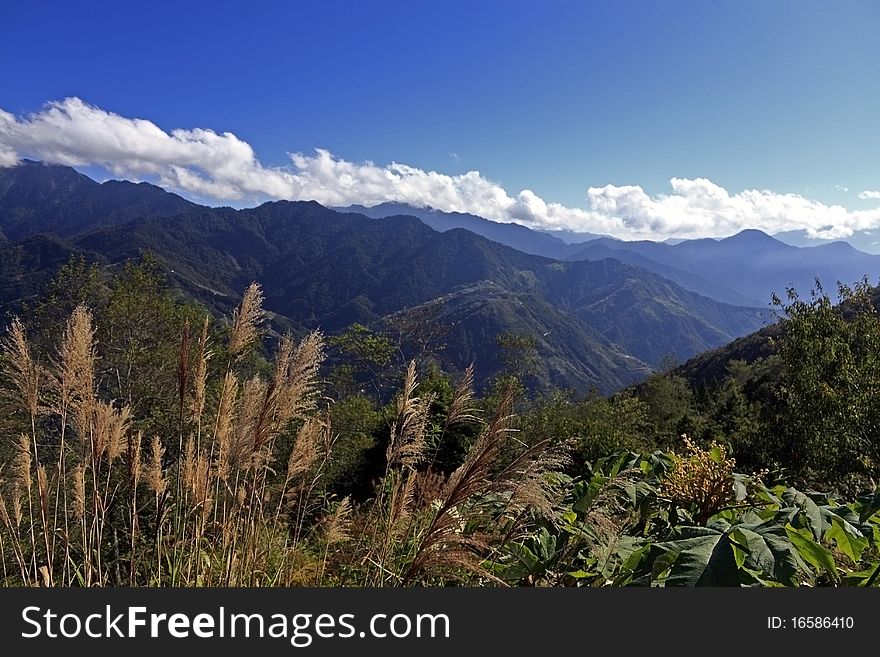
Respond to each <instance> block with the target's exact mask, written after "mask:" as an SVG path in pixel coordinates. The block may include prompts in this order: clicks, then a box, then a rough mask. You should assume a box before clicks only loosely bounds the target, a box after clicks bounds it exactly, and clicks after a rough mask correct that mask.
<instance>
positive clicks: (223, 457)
mask: <svg viewBox="0 0 880 657" xmlns="http://www.w3.org/2000/svg"><path fill="white" fill-rule="evenodd" d="M237 397H238V379H237V378H236V377H235V375H234V374H233V373H232V372H227V373H226V377H225V378H224V379H223V388H222V390H221V391H220V404H219V407H218V409H217V425H216V428H215V429H214V441H215V443H216V447H217V475H218V476H219V477H220V479H222V480H223V481H226V480H227V479H228V478H229V473H230V458H229V455H230V452H231V449H232V430H233V424H234V422H235V406H236V400H237Z"/></svg>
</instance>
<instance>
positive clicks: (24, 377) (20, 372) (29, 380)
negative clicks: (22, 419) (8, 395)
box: [2, 317, 42, 417]
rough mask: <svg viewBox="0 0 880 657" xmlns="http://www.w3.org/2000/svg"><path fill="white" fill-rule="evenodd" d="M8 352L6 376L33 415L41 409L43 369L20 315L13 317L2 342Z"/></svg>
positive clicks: (23, 404) (22, 403) (6, 352)
mask: <svg viewBox="0 0 880 657" xmlns="http://www.w3.org/2000/svg"><path fill="white" fill-rule="evenodd" d="M2 349H3V352H4V353H5V354H6V372H5V374H6V376H7V377H8V379H9V380H10V381H11V382H12V383H13V385H14V386H15V389H16V391H17V393H18V397H19V401H20V403H21V405H22V408H24V409H25V410H26V411H27V412H28V413H30V415H31V417H34V416H36V415H37V413H38V411H39V399H40V380H41V377H42V370H41V368H40V367H39V366H38V365H37V364H36V362H35V361H34V359H33V358H32V356H31V350H30V346H29V345H28V341H27V336H26V333H25V330H24V326H23V325H22V323H21V320H20V319H19V318H18V317H14V318H13V319H12V323H11V324H10V326H9V331H8V333H7V336H6V338H5V339H4V340H3V343H2Z"/></svg>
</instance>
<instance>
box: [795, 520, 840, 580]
mask: <svg viewBox="0 0 880 657" xmlns="http://www.w3.org/2000/svg"><path fill="white" fill-rule="evenodd" d="M785 531H786V533H787V534H788V537H789V539H791V542H792V544H793V545H794V546H795V548H797V551H798V554H799V555H800V556H801V558H802V559H803V560H804V561H806V562H807V563H809V564H810V565H811V566H813V567H814V568H816V569H817V570H824V571H825V572H826V573H828V574H829V575H831V576H832V577H834V579H837V564H835V563H834V557H833V556H832V555H831V552H830V551H829V550H828V549H827V548H826V547H824V546H823V545H820V544H819V543H817V542H816V541H814V540H813V538H812V536H810V533H809V532H808V531H806V530H802V531H799V530H797V529H795V528H794V527H791V526H788V527H786V528H785Z"/></svg>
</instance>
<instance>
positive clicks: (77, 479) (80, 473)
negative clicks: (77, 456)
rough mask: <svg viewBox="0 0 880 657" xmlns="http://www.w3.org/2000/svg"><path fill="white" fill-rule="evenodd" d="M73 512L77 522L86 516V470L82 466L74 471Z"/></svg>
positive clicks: (78, 466)
mask: <svg viewBox="0 0 880 657" xmlns="http://www.w3.org/2000/svg"><path fill="white" fill-rule="evenodd" d="M73 511H74V514H75V515H76V519H77V520H80V521H82V520H83V519H84V518H85V516H86V469H85V466H83V465H82V464H79V465H77V466H76V467H74V469H73Z"/></svg>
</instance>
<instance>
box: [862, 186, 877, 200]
mask: <svg viewBox="0 0 880 657" xmlns="http://www.w3.org/2000/svg"><path fill="white" fill-rule="evenodd" d="M859 198H862V199H866V200H871V201H876V200H880V190H876V189H866V190H865V191H864V192H859Z"/></svg>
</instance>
